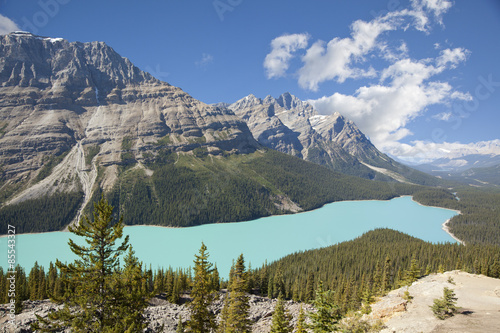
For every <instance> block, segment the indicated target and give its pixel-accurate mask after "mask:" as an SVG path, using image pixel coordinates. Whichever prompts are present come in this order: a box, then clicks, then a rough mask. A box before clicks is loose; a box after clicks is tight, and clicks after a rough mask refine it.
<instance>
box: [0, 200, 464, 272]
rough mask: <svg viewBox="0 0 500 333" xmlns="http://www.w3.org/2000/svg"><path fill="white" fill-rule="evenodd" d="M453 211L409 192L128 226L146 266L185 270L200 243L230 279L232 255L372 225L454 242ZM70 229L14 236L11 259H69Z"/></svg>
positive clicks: (279, 248)
mask: <svg viewBox="0 0 500 333" xmlns="http://www.w3.org/2000/svg"><path fill="white" fill-rule="evenodd" d="M454 215H457V212H455V211H453V210H448V209H442V208H435V207H427V206H422V205H419V204H417V203H416V202H414V201H413V200H412V199H411V197H407V196H406V197H400V198H395V199H392V200H389V201H342V202H335V203H331V204H327V205H325V206H323V207H321V208H319V209H316V210H314V211H309V212H304V213H299V214H292V215H281V216H271V217H265V218H260V219H257V220H253V221H248V222H239V223H219V224H208V225H202V226H197V227H190V228H163V227H154V226H131V227H125V228H124V233H125V234H127V235H130V241H131V244H132V245H133V247H134V250H135V252H136V255H137V257H138V258H139V259H140V260H142V261H143V262H144V263H145V264H146V265H147V267H149V265H151V267H152V268H153V269H156V268H158V267H160V266H162V267H168V266H172V267H173V268H178V267H184V268H187V267H189V266H191V265H192V263H193V259H194V255H195V254H197V253H198V250H199V248H200V246H201V242H202V241H203V242H204V243H205V245H206V246H207V247H208V251H209V253H210V258H209V259H210V261H211V262H214V263H216V264H217V267H218V269H219V272H220V274H221V276H222V277H225V278H227V276H228V273H229V268H230V267H231V263H232V260H233V259H236V258H237V257H238V255H239V254H240V253H243V255H244V257H245V260H246V262H247V265H248V263H249V262H250V263H251V265H252V267H254V268H255V267H258V266H261V265H262V264H263V263H264V262H265V261H266V260H267V261H268V262H270V261H273V260H276V259H279V258H281V257H283V256H285V255H287V254H290V253H293V252H296V251H302V250H308V249H314V248H320V247H325V246H329V245H333V244H336V243H339V242H343V241H347V240H352V239H354V238H356V237H358V236H361V235H362V234H363V233H365V232H367V231H369V230H373V229H376V228H391V229H395V230H399V231H402V232H404V233H407V234H409V235H412V236H414V237H417V238H420V239H423V240H425V241H429V242H433V243H442V242H456V241H455V240H454V239H453V238H452V237H451V236H450V235H449V234H447V233H446V232H445V231H444V230H442V224H443V223H444V222H445V221H446V220H448V219H450V218H451V217H452V216H454ZM69 238H73V239H74V240H76V239H78V237H77V236H75V235H73V234H72V233H69V232H49V233H41V234H26V235H17V236H16V261H17V263H18V264H20V265H21V266H23V267H25V268H27V269H30V268H31V267H32V266H33V264H34V263H35V261H38V263H39V264H40V265H42V266H44V267H45V268H46V269H47V268H48V266H49V262H50V261H53V262H55V259H56V258H59V260H61V261H63V262H64V261H73V260H74V259H75V258H76V257H75V256H74V255H73V253H71V251H70V250H69V246H68V245H67V243H68V239H69ZM0 249H2V250H1V251H2V253H4V255H2V256H1V257H2V259H1V260H0V264H1V266H2V267H4V270H5V268H6V267H7V238H6V237H1V238H0ZM27 273H29V272H27Z"/></svg>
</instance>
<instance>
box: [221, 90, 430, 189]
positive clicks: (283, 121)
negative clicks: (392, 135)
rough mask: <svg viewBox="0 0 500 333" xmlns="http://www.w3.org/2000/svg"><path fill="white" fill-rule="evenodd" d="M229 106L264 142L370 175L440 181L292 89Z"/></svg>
mask: <svg viewBox="0 0 500 333" xmlns="http://www.w3.org/2000/svg"><path fill="white" fill-rule="evenodd" d="M227 107H228V108H229V109H231V110H232V111H233V112H234V113H235V114H236V115H238V116H239V117H240V118H241V119H242V120H244V121H245V122H246V123H247V125H248V127H249V129H250V131H251V132H252V134H253V136H254V138H255V139H256V140H257V141H258V142H259V143H260V144H262V145H264V146H266V147H269V148H271V149H274V150H277V151H281V152H284V153H286V154H289V155H293V156H297V157H300V158H302V159H304V160H306V161H310V162H313V163H316V164H319V165H324V166H326V167H328V168H331V169H333V170H335V171H338V172H342V173H345V174H350V175H355V176H358V177H363V178H367V179H377V180H385V181H398V182H406V183H416V184H425V185H436V184H437V183H438V182H437V180H436V179H435V178H433V177H429V176H428V175H426V174H424V173H422V172H419V171H416V170H415V169H412V168H409V167H407V166H405V165H403V164H401V163H398V162H396V161H395V160H393V159H392V158H390V157H389V156H387V155H386V154H383V153H382V152H380V151H379V150H378V149H377V148H376V147H375V146H374V145H373V144H372V143H371V142H370V140H368V139H367V137H366V136H365V135H364V134H363V133H362V132H361V131H360V130H359V128H358V127H357V126H356V124H354V123H353V122H352V121H350V120H348V119H347V118H345V117H343V116H342V115H341V114H339V113H338V112H332V114H329V115H321V114H319V113H318V112H317V111H316V110H315V109H314V108H313V107H312V105H311V104H309V103H308V102H305V101H301V100H300V99H298V98H297V97H295V96H293V95H291V94H290V93H284V94H282V95H281V96H279V97H278V98H273V97H271V96H267V97H266V98H264V99H260V98H257V97H255V96H254V95H248V96H246V97H244V98H242V99H240V100H238V101H236V102H235V103H233V104H230V105H227Z"/></svg>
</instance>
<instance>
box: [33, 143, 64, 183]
mask: <svg viewBox="0 0 500 333" xmlns="http://www.w3.org/2000/svg"><path fill="white" fill-rule="evenodd" d="M68 153H69V150H66V151H65V152H63V153H62V154H55V155H52V156H50V157H48V156H47V157H46V161H44V163H43V166H42V167H41V169H40V171H39V172H38V175H36V178H35V181H37V182H39V181H41V180H44V179H45V178H47V177H48V176H49V175H50V174H51V173H52V170H53V169H54V167H55V166H56V165H58V164H59V163H61V162H62V160H63V159H64V158H65V157H66V155H68Z"/></svg>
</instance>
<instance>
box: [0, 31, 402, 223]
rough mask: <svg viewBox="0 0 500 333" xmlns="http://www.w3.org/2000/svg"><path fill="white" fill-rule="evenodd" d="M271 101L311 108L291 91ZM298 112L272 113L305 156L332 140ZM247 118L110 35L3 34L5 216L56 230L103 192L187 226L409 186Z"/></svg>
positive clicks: (151, 219) (146, 216)
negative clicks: (335, 166)
mask: <svg viewBox="0 0 500 333" xmlns="http://www.w3.org/2000/svg"><path fill="white" fill-rule="evenodd" d="M273 103H275V104H276V109H278V105H279V106H280V107H281V108H282V110H285V108H286V110H288V109H290V110H292V109H293V110H296V109H297V108H298V107H301V108H304V109H307V106H306V105H305V104H304V103H302V102H299V101H297V100H296V99H293V98H292V97H291V96H283V97H282V98H281V99H280V100H279V101H276V102H273ZM280 103H281V104H280ZM299 104H300V105H299ZM311 112H312V110H311ZM311 115H313V114H311ZM295 118H296V116H295V111H294V112H293V115H292V114H291V115H290V118H287V117H285V116H283V117H280V118H275V119H274V120H275V121H276V122H277V125H276V126H277V127H279V129H282V130H283V131H285V132H286V135H288V136H290V142H289V143H288V141H287V140H288V138H287V139H286V140H284V143H283V145H287V144H288V145H289V146H290V147H291V148H290V149H293V147H296V148H295V149H296V150H297V156H301V154H304V153H308V154H309V155H310V156H311V155H314V154H315V153H314V147H320V146H321V145H325V146H327V148H328V147H329V146H328V145H329V144H325V143H324V142H323V141H321V140H320V139H321V137H320V136H319V134H314V133H317V132H316V130H314V129H313V128H312V127H311V126H310V124H309V123H308V120H307V119H306V121H302V120H301V119H295ZM281 119H283V125H279V122H281V121H282V120H281ZM245 121H246V120H245ZM245 121H244V120H242V119H241V117H240V116H237V115H235V114H234V112H233V111H231V110H229V109H228V108H226V107H225V105H219V106H210V105H207V104H205V103H203V102H200V101H198V100H196V99H194V98H192V97H191V96H189V95H188V94H187V93H185V92H184V91H182V90H181V89H180V88H177V87H174V86H171V85H169V84H168V83H165V82H161V81H159V80H157V79H155V78H154V77H152V76H151V75H150V74H148V73H146V72H143V71H141V70H140V69H138V68H137V67H135V66H134V65H133V64H132V63H131V62H130V61H129V60H128V59H126V58H123V57H121V56H120V55H119V54H117V53H116V52H115V51H114V50H113V49H112V48H111V47H109V46H108V45H106V44H105V43H102V42H91V43H79V42H68V41H66V40H63V39H61V38H48V37H41V36H35V35H32V34H30V33H24V32H16V33H11V34H8V35H4V36H0V205H1V206H0V220H2V221H5V222H7V223H12V224H14V223H15V224H16V226H17V231H18V232H34V231H48V230H59V229H61V228H62V227H64V226H65V225H67V224H68V223H70V222H71V221H73V222H75V221H78V220H79V217H80V216H81V215H82V214H83V213H86V212H89V211H90V208H91V203H92V202H94V201H95V200H97V199H99V197H100V196H101V195H102V194H104V195H105V196H106V197H107V198H108V200H109V201H110V202H111V204H112V205H113V206H114V207H115V208H116V210H115V212H117V213H120V214H123V215H124V216H125V223H126V224H158V225H170V226H190V225H197V224H203V223H213V222H228V221H241V220H249V219H253V218H257V217H261V216H268V215H272V214H282V213H293V212H297V211H300V210H308V209H313V208H317V207H319V206H321V205H323V204H324V203H326V202H332V201H336V200H347V199H349V200H353V199H370V198H372V199H375V198H377V199H388V198H391V197H393V196H395V195H399V194H402V193H408V191H409V187H398V186H389V185H387V184H379V183H374V182H369V181H364V180H361V179H359V178H355V177H348V176H345V175H342V174H339V173H335V172H332V171H330V170H328V169H326V168H323V167H321V166H318V165H315V164H313V163H308V162H305V161H302V160H300V159H298V158H295V157H292V156H288V155H286V154H282V153H279V152H275V151H273V150H270V149H269V148H266V147H264V146H262V145H261V144H260V143H258V142H257V141H256V140H255V139H254V137H253V134H252V132H251V131H250V130H249V128H248V126H247V123H246V122H245ZM249 123H250V122H249ZM250 124H251V123H250ZM280 126H281V127H280ZM301 126H304V129H302V132H303V133H306V131H310V134H311V140H313V141H314V140H316V137H317V140H318V144H315V143H314V142H311V144H309V145H307V149H306V150H304V145H305V144H307V141H308V139H307V136H306V135H304V134H302V132H300V133H299V134H298V136H297V138H296V139H293V135H294V134H293V133H295V132H294V131H297V130H298V129H300V127H301ZM318 126H319V125H318ZM270 130H271V131H273V130H274V127H271V128H270ZM325 131H327V129H325ZM320 132H321V131H320ZM268 138H269V140H273V139H272V135H269V136H268ZM355 140H361V141H362V140H364V139H363V137H361V135H360V137H359V138H355ZM278 141H279V140H278ZM344 144H345V145H346V147H347V146H349V142H348V140H347V138H346V140H345V142H344ZM279 145H280V144H279V143H277V145H276V147H277V148H279ZM338 145H340V143H339V144H338ZM328 149H329V148H328ZM346 149H347V148H346ZM282 150H285V149H282ZM346 151H347V150H346ZM324 152H328V153H331V154H335V153H336V152H335V151H334V150H327V149H323V150H318V152H317V155H318V158H320V157H319V156H320V155H321V154H323V153H324ZM339 155H341V156H343V157H344V158H345V160H346V161H348V162H352V163H355V160H354V159H352V158H351V157H350V155H349V154H346V153H345V151H343V150H341V151H339ZM326 160H328V159H326ZM355 167H363V168H364V166H363V165H360V164H359V163H357V164H356V166H355ZM367 172H371V170H369V169H368V171H367Z"/></svg>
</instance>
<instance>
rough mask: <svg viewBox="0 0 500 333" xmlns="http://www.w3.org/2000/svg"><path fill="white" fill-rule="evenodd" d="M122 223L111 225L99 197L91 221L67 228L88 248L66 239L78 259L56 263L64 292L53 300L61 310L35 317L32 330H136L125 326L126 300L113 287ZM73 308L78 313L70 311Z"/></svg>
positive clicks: (108, 209)
mask: <svg viewBox="0 0 500 333" xmlns="http://www.w3.org/2000/svg"><path fill="white" fill-rule="evenodd" d="M122 221H123V218H122V217H120V218H119V219H118V221H117V222H116V223H114V221H113V207H112V206H110V205H109V204H108V202H107V201H106V200H105V199H104V197H103V198H102V199H101V200H100V201H99V202H98V203H97V204H95V205H94V211H93V220H92V221H91V220H90V219H89V218H88V217H87V216H85V217H84V218H82V220H81V221H80V223H79V224H78V226H76V227H73V226H71V227H70V228H69V229H70V231H71V232H72V233H74V234H75V235H77V236H80V237H83V238H84V239H85V241H86V243H87V244H88V246H83V245H79V243H76V242H74V241H73V240H72V239H70V240H69V242H68V244H69V247H70V249H71V251H72V252H73V253H75V254H76V255H77V256H78V257H79V258H80V259H77V260H75V261H74V262H73V263H71V264H68V265H66V264H63V263H61V262H60V261H59V260H57V261H56V266H57V267H58V268H59V269H60V270H61V274H62V279H63V280H64V282H65V283H67V285H68V289H67V292H66V293H65V294H64V295H63V297H60V298H58V299H55V301H58V302H60V303H64V305H65V307H64V308H63V309H61V310H58V311H55V312H52V313H50V314H49V316H48V318H47V319H43V318H41V317H39V316H37V318H38V322H37V323H35V324H34V328H36V329H41V330H42V331H61V330H64V328H65V327H69V328H71V330H72V332H114V331H115V328H116V327H117V325H120V327H122V328H123V331H126V330H128V329H129V328H131V329H132V330H130V331H129V332H134V331H139V330H133V327H126V326H127V325H128V323H129V318H128V316H127V315H126V314H125V313H124V311H123V307H124V306H125V307H127V306H129V305H128V304H123V303H122V302H126V301H127V300H126V299H124V297H123V295H122V294H121V292H120V290H119V288H116V277H115V274H119V273H120V270H119V258H120V255H121V254H122V253H123V252H124V251H126V250H127V248H128V236H127V237H125V239H124V240H123V242H122V243H121V244H120V245H118V246H115V243H116V242H117V240H119V239H120V238H121V237H122V236H123V222H122ZM118 300H119V301H118ZM73 308H77V309H78V310H76V311H74V310H71V309H73ZM137 310H138V311H140V309H137Z"/></svg>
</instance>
